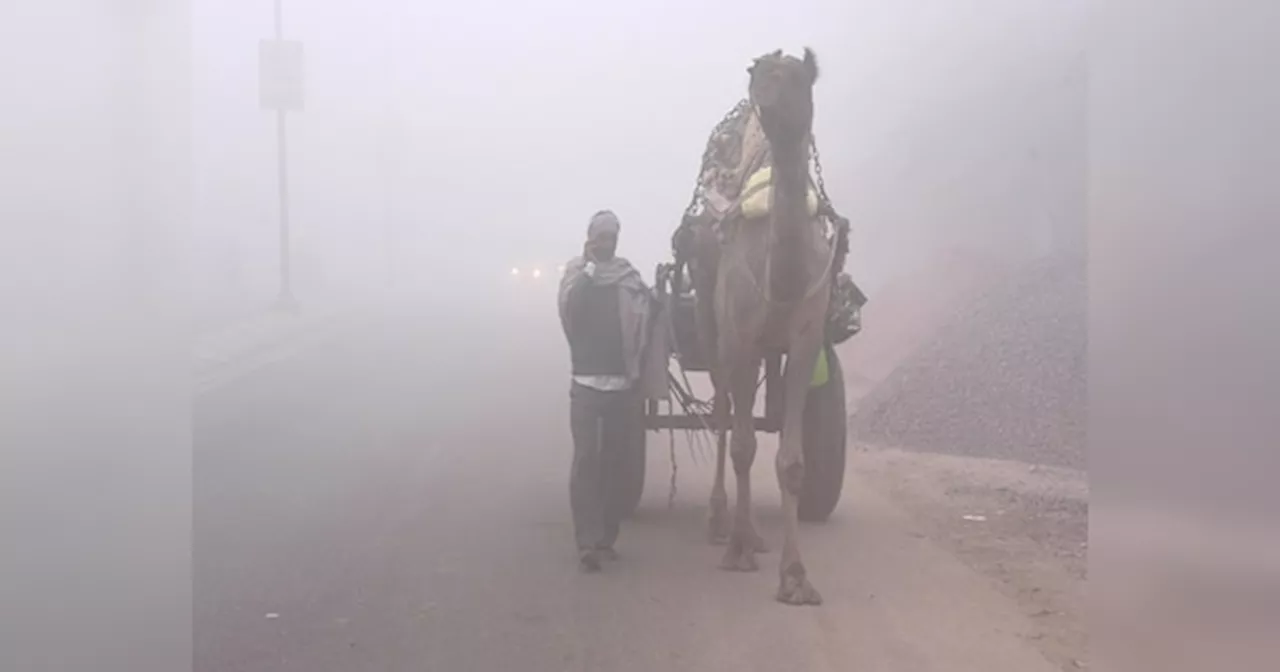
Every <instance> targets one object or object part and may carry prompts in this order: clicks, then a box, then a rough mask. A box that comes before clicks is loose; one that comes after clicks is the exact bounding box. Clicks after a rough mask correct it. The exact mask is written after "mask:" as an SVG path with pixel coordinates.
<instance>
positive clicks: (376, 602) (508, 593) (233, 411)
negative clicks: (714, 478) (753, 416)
mask: <svg viewBox="0 0 1280 672" xmlns="http://www.w3.org/2000/svg"><path fill="white" fill-rule="evenodd" d="M451 312H452V311H441V310H428V309H425V308H424V309H423V310H422V311H421V312H420V313H419V314H416V315H409V314H405V313H404V312H400V313H398V314H394V315H392V314H388V315H385V316H383V317H381V318H379V319H377V320H374V321H371V322H369V323H367V324H365V325H362V326H361V327H360V328H358V329H355V330H353V331H352V332H351V333H349V334H346V335H344V336H343V337H342V338H339V339H336V340H334V341H332V342H328V343H325V344H322V345H312V346H310V347H309V348H308V349H307V350H305V351H303V352H301V353H299V355H298V356H297V357H296V358H295V359H292V360H286V361H281V362H276V363H275V364H273V365H271V366H269V367H268V368H265V369H262V370H260V371H258V372H256V373H254V374H252V375H249V376H247V377H245V378H242V379H240V380H239V381H237V382H235V383H233V384H230V385H227V386H224V387H222V388H219V389H217V390H214V391H212V392H208V393H205V394H203V395H202V396H200V397H199V398H198V399H197V401H196V404H195V417H196V428H195V429H196V434H195V439H196V456H195V459H196V462H195V482H196V499H195V512H196V513H195V597H196V613H195V644H196V655H195V668H196V670H198V671H199V672H233V671H234V672H251V671H252V672H259V671H267V670H270V671H273V672H285V671H292V670H296V671H298V672H365V671H386V672H399V671H410V670H415V671H416V670H431V671H435V670H442V671H448V672H453V671H459V672H461V671H467V670H476V671H486V672H488V671H493V670H521V671H522V672H542V671H552V670H556V671H560V670H584V671H595V670H635V671H637V672H640V671H643V672H652V671H654V670H696V671H697V672H713V671H717V670H732V671H734V672H743V671H747V670H767V671H769V672H777V671H778V670H902V671H903V672H929V671H930V670H939V671H942V670H945V671H946V672H960V671H963V670H975V671H976V670H981V671H983V672H993V671H1000V670H1009V671H1016V672H1035V671H1036V670H1047V669H1053V668H1052V667H1051V666H1050V665H1049V664H1048V663H1047V662H1046V661H1045V660H1044V658H1043V657H1041V656H1040V654H1038V653H1037V652H1036V651H1035V649H1034V648H1033V647H1032V646H1031V645H1030V644H1029V643H1028V642H1027V641H1026V640H1025V639H1024V635H1025V633H1026V632H1027V622H1026V619H1025V617H1024V616H1022V615H1020V614H1019V613H1018V611H1017V609H1016V607H1015V606H1014V605H1012V604H1011V603H1010V602H1009V601H1008V600H1007V599H1006V598H1004V597H1001V596H1000V595H998V594H997V593H996V592H995V591H994V590H993V589H992V588H991V586H990V583H989V581H987V580H986V579H983V578H981V577H980V576H979V575H977V574H975V573H974V572H972V571H971V570H969V569H967V568H966V567H965V566H964V565H963V564H962V563H961V562H959V561H958V560H956V559H955V558H954V557H952V556H951V555H950V554H949V553H948V552H947V551H945V550H943V549H942V548H941V547H939V546H937V545H935V544H933V543H931V542H929V541H928V540H927V539H925V538H924V535H922V534H920V533H919V532H918V531H917V530H916V529H915V526H914V523H913V522H912V520H911V519H909V518H907V517H906V516H905V515H904V514H902V513H901V512H900V511H899V510H897V509H895V508H894V507H893V506H891V505H890V504H888V503H887V502H886V501H885V500H882V499H879V498H877V497H876V496H875V495H873V494H870V493H871V490H870V489H869V488H865V487H860V486H859V483H858V482H857V481H856V480H854V481H851V482H849V483H847V488H846V493H847V494H846V497H845V500H844V502H843V504H842V508H841V509H840V510H839V511H837V513H836V515H835V516H834V517H833V519H832V520H831V521H830V522H829V523H827V524H825V525H822V526H812V527H808V528H806V529H805V530H804V532H803V534H804V542H805V544H806V546H805V550H806V552H807V554H808V561H809V566H810V571H811V573H812V576H813V578H814V580H815V583H816V585H817V586H818V587H819V588H820V589H821V590H822V591H823V594H824V597H825V598H826V604H825V605H824V606H822V607H819V608H804V609H795V608H789V607H784V606H781V605H778V604H776V603H775V602H774V601H773V599H772V593H773V589H774V586H775V581H776V574H775V572H776V562H777V554H776V553H771V554H769V555H766V556H763V558H762V571H761V572H759V573H757V574H751V575H743V574H730V573H725V572H722V571H720V570H718V569H716V564H717V561H718V559H719V556H720V549H717V548H712V547H709V546H707V545H706V544H705V543H704V542H703V540H702V539H703V519H704V515H705V510H704V506H703V503H704V502H705V499H706V494H707V487H708V482H709V469H708V467H707V466H706V465H701V466H696V465H694V464H693V463H692V462H691V461H690V458H689V454H688V452H687V451H684V449H683V447H682V446H681V447H680V450H681V451H682V452H681V454H680V455H679V459H680V463H681V467H682V469H681V471H680V488H681V489H680V494H679V496H678V497H677V499H676V502H675V506H674V507H673V508H671V509H668V508H667V506H666V496H667V488H666V482H667V479H668V471H667V461H666V458H667V456H666V437H665V436H664V437H662V440H661V442H659V441H658V440H657V439H655V440H654V441H653V442H652V443H651V450H650V472H649V477H650V478H649V486H648V490H647V492H646V499H645V501H644V503H642V505H641V507H642V508H641V511H640V512H639V513H638V515H637V518H636V519H635V520H634V521H632V522H631V523H629V524H628V525H627V527H626V528H625V529H624V532H623V538H622V540H621V541H620V543H619V551H620V552H621V553H622V555H623V558H622V560H621V561H620V562H619V563H618V564H616V565H612V566H609V567H608V568H607V571H606V572H605V573H603V574H600V575H592V576H588V575H580V574H579V573H578V572H577V571H576V568H575V563H574V554H573V549H572V545H571V529H570V526H569V523H568V502H567V499H568V491H567V464H568V451H569V448H568V444H567V440H568V431H567V394H566V391H567V390H566V381H565V380H564V375H563V366H564V354H563V347H562V344H561V341H560V337H559V334H558V331H557V325H556V323H555V321H554V315H553V314H552V313H551V311H550V298H549V297H548V296H546V295H538V296H529V297H523V298H514V297H512V300H510V301H508V302H507V303H506V305H505V308H503V309H502V310H501V311H496V310H490V312H489V313H488V314H487V315H486V314H473V315H472V316H470V317H468V318H465V319H464V320H463V321H462V322H463V323H459V322H458V321H457V320H452V321H441V320H440V318H439V316H440V315H445V314H451ZM499 315H501V317H500V319H499ZM499 327H501V328H499ZM772 445H773V444H772V442H770V441H762V442H761V448H762V455H763V458H762V459H760V460H759V462H760V463H761V468H760V469H759V470H758V476H757V482H758V483H760V485H759V486H758V488H757V493H758V494H757V498H758V501H759V519H760V524H761V527H762V531H763V532H764V534H765V535H766V536H767V537H768V538H769V539H771V540H773V542H774V545H775V546H776V545H777V544H778V543H779V542H780V539H781V533H780V528H779V520H778V514H779V507H778V503H777V495H776V487H775V485H774V480H773V478H772V475H771V473H770V471H771V465H772Z"/></svg>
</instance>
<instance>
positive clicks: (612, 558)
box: [596, 546, 618, 562]
mask: <svg viewBox="0 0 1280 672" xmlns="http://www.w3.org/2000/svg"><path fill="white" fill-rule="evenodd" d="M596 556H597V557H599V558H600V559H601V560H602V561H604V562H617V561H618V552H617V551H615V550H613V547H612V546H604V547H601V548H597V549H596Z"/></svg>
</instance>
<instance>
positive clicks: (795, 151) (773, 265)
mask: <svg viewBox="0 0 1280 672" xmlns="http://www.w3.org/2000/svg"><path fill="white" fill-rule="evenodd" d="M806 150H807V147H806V146H805V145H804V144H799V143H797V144H795V145H791V146H787V145H784V144H782V143H779V144H778V145H775V146H774V147H772V148H771V151H772V154H773V185H772V186H773V207H772V210H773V218H772V231H771V238H772V243H771V245H770V250H769V275H770V278H769V285H770V290H771V293H772V295H773V298H774V299H775V300H778V301H789V300H793V299H797V298H799V296H800V294H802V293H803V292H804V286H805V284H806V281H807V273H806V272H805V268H804V264H805V258H804V249H805V248H806V243H807V241H808V232H809V230H810V228H811V227H809V226H807V224H808V222H809V209H808V193H807V192H808V170H807V168H808V166H807V164H808V154H807V151H806Z"/></svg>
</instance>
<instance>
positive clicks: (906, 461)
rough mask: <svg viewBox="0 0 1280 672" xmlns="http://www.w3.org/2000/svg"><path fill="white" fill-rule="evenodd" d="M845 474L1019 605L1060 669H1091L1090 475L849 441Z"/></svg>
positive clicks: (1035, 639) (1032, 639) (1035, 640)
mask: <svg viewBox="0 0 1280 672" xmlns="http://www.w3.org/2000/svg"><path fill="white" fill-rule="evenodd" d="M850 450H851V456H850V457H851V464H850V470H851V472H852V473H851V475H852V476H854V478H855V479H856V481H855V482H857V483H860V484H863V485H864V486H869V487H871V488H873V489H875V490H876V491H877V493H878V494H880V495H882V496H884V497H886V499H888V500H889V501H891V502H892V503H893V504H894V505H896V506H898V507H900V508H901V509H902V510H903V511H904V512H905V513H907V515H909V516H910V517H911V518H912V519H913V520H914V522H915V523H916V525H917V528H916V529H917V531H918V533H919V534H922V535H925V536H926V537H927V538H929V539H930V540H931V541H933V542H935V543H937V544H939V545H940V546H943V547H944V548H947V549H948V550H950V551H951V552H952V553H954V554H955V556H956V557H957V558H958V559H960V561H962V562H963V563H964V564H965V565H967V566H968V567H969V568H971V569H972V570H974V571H975V572H977V573H979V574H981V575H982V576H984V577H986V578H987V579H988V580H990V581H991V583H992V584H993V586H994V587H995V588H996V589H997V590H998V591H999V592H1000V593H1002V594H1004V595H1005V596H1006V597H1008V598H1009V599H1011V600H1013V601H1014V602H1016V603H1017V605H1018V608H1019V610H1020V611H1021V612H1022V613H1023V614H1024V615H1025V616H1026V617H1027V620H1028V622H1029V623H1030V624H1031V626H1030V631H1029V633H1028V634H1025V635H1024V637H1025V638H1026V639H1028V640H1029V643H1030V644H1032V645H1033V646H1034V647H1036V648H1037V649H1038V650H1039V651H1040V652H1041V654H1042V655H1044V656H1045V658H1046V659H1048V660H1049V661H1050V662H1051V663H1053V664H1054V665H1056V666H1058V667H1059V668H1061V669H1063V670H1082V669H1089V664H1088V656H1087V648H1088V636H1087V631H1086V628H1085V623H1084V590H1085V583H1086V578H1087V555H1088V511H1089V504H1088V495H1089V491H1088V489H1089V486H1088V480H1087V476H1086V475H1085V474H1084V473H1083V472H1080V471H1076V470H1072V469H1066V468H1060V467H1047V466H1041V465H1032V464H1027V463H1023V462H1015V461H1007V460H995V459H982V458H972V457H957V456H950V455H938V454H931V453H918V452H908V451H903V450H898V449H894V448H886V447H882V446H871V445H850Z"/></svg>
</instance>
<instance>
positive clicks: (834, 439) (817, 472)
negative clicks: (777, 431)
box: [798, 345, 848, 522]
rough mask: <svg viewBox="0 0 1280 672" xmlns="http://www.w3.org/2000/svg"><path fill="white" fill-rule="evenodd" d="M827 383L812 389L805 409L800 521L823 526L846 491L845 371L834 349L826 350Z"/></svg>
mask: <svg viewBox="0 0 1280 672" xmlns="http://www.w3.org/2000/svg"><path fill="white" fill-rule="evenodd" d="M827 369H828V375H827V381H826V383H824V384H823V385H822V386H821V387H815V388H811V389H810V390H809V397H808V399H806V400H805V408H804V464H805V470H804V491H803V492H802V493H801V495H800V506H799V511H798V514H799V517H800V520H803V521H809V522H821V521H824V520H826V519H827V518H828V517H830V516H831V512H832V511H835V508H836V504H838V503H840V491H841V489H843V488H844V463H845V438H846V432H847V429H848V426H847V423H848V416H847V412H846V410H845V399H844V371H843V370H842V369H841V365H840V359H839V358H838V357H837V356H836V351H835V348H833V347H831V346H829V345H828V346H827Z"/></svg>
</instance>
